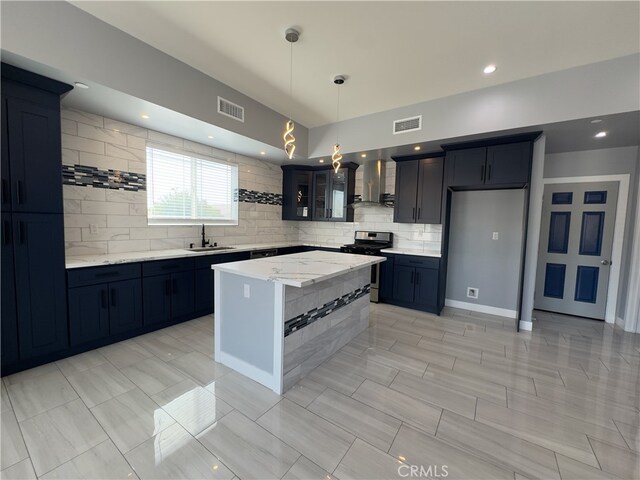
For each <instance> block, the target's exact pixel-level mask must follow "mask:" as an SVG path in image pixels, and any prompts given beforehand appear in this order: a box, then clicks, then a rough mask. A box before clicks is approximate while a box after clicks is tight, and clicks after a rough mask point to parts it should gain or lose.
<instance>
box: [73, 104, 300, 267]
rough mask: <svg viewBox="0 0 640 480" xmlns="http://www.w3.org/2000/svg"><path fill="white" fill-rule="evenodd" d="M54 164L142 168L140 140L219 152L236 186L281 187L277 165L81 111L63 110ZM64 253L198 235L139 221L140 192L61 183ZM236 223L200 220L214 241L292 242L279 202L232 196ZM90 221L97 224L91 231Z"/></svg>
mask: <svg viewBox="0 0 640 480" xmlns="http://www.w3.org/2000/svg"><path fill="white" fill-rule="evenodd" d="M61 116H62V163H63V164H64V165H83V166H89V167H96V168H99V169H101V170H107V169H111V170H118V171H122V172H133V173H141V174H145V173H146V154H145V148H146V144H147V142H148V141H152V142H153V143H154V144H167V145H168V146H170V147H172V148H178V149H184V150H186V151H191V152H195V153H200V154H204V155H208V156H214V157H217V158H222V159H225V160H228V161H231V162H232V163H236V164H237V165H238V167H239V168H238V170H239V174H238V176H239V178H238V186H239V188H240V189H246V190H252V191H257V192H262V193H270V194H278V195H280V194H281V193H282V170H281V169H280V167H279V166H278V165H274V164H273V163H269V162H265V161H262V160H258V159H255V158H251V157H245V156H243V155H238V154H235V153H232V152H226V151H223V150H216V149H214V148H212V147H209V146H206V145H201V144H198V143H195V142H191V141H189V140H184V139H182V138H178V137H172V136H170V135H166V134H163V133H159V132H155V131H153V130H147V129H146V128H144V127H140V126H136V125H130V124H126V123H122V122H117V121H115V120H111V119H109V118H105V117H102V116H100V115H95V114H92V113H87V112H79V111H77V110H67V109H63V110H62V113H61ZM62 191H63V198H64V213H65V245H66V254H67V256H72V255H90V254H105V253H122V252H134V251H145V250H163V249H171V248H184V247H188V246H189V244H190V243H192V242H193V243H197V242H199V240H200V227H199V226H149V225H147V192H146V191H138V192H128V191H122V190H114V189H105V188H94V187H85V186H73V185H64V186H63V189H62ZM238 216H239V219H238V225H234V226H208V227H206V234H207V237H208V238H211V241H212V242H218V244H220V245H237V244H247V243H268V242H285V241H296V240H297V238H298V230H297V228H296V226H295V224H293V223H292V222H284V221H282V207H281V206H280V205H264V204H260V203H247V202H240V203H239V205H238ZM91 225H95V226H96V227H97V230H96V231H94V232H92V231H91Z"/></svg>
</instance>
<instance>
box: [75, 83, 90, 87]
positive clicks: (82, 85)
mask: <svg viewBox="0 0 640 480" xmlns="http://www.w3.org/2000/svg"><path fill="white" fill-rule="evenodd" d="M74 85H75V86H76V87H78V88H89V85H87V84H86V83H82V82H76V83H74Z"/></svg>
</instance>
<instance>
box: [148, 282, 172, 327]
mask: <svg viewBox="0 0 640 480" xmlns="http://www.w3.org/2000/svg"><path fill="white" fill-rule="evenodd" d="M171 291H172V285H171V275H170V274H168V275H158V276H155V277H145V278H143V280H142V298H143V303H144V324H145V326H146V325H155V324H158V323H167V322H169V320H171Z"/></svg>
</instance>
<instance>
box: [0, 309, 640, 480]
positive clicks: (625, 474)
mask: <svg viewBox="0 0 640 480" xmlns="http://www.w3.org/2000/svg"><path fill="white" fill-rule="evenodd" d="M370 324H371V326H370V328H369V329H368V330H367V331H366V332H364V333H362V334H361V335H360V336H358V337H357V338H356V339H354V340H353V341H352V342H350V343H349V344H348V345H346V346H345V347H344V348H343V349H342V350H341V351H339V352H338V353H337V354H335V355H334V356H333V357H332V358H330V359H329V360H328V361H327V362H325V363H324V364H323V365H321V366H319V367H318V368H317V369H316V370H315V371H314V372H312V373H311V374H310V375H309V376H308V377H307V378H305V379H303V380H302V381H300V383H299V384H298V385H296V386H295V387H294V388H293V389H291V390H290V391H288V392H287V393H286V394H285V395H284V396H279V395H276V394H274V393H273V392H271V391H269V390H267V389H266V388H264V387H262V386H261V385H259V384H257V383H255V382H253V381H251V380H249V379H247V378H245V377H243V376H241V375H239V374H237V373H235V372H233V371H230V370H229V369H228V368H226V367H224V366H222V365H220V364H216V363H215V362H213V361H212V355H213V336H212V335H213V319H212V318H211V317H203V318H199V319H197V320H193V321H191V322H187V323H183V324H180V325H176V326H173V327H170V328H166V329H164V330H161V331H157V332H154V333H150V334H147V335H144V336H141V337H138V338H135V339H131V340H127V341H124V342H121V343H118V344H115V345H110V346H108V347H105V348H101V349H98V350H95V351H91V352H87V353H84V354H81V355H78V356H76V357H72V358H68V359H65V360H62V361H59V362H56V363H52V364H48V365H44V366H42V367H38V368H35V369H32V370H29V371H25V372H21V373H18V374H15V375H11V376H8V377H5V378H3V379H2V385H1V388H2V402H1V406H2V412H1V418H2V439H1V441H2V445H1V453H2V458H1V470H2V472H1V477H2V478H36V476H37V477H41V478H58V479H75V478H99V479H102V478H125V479H131V478H142V479H160V478H198V479H200V478H224V479H232V478H234V477H238V478H242V479H271V478H273V479H277V478H284V479H311V478H317V479H320V478H323V479H330V478H341V479H343V480H344V479H349V478H354V479H395V478H406V477H408V476H410V473H411V471H410V469H409V468H410V467H408V466H409V465H415V466H418V467H420V466H422V468H423V469H422V470H418V471H417V473H419V474H421V475H422V477H423V478H424V477H425V476H428V475H429V474H431V477H430V478H435V477H437V476H438V475H440V476H442V475H443V474H444V470H443V469H444V467H445V466H446V473H447V477H448V478H456V479H459V478H464V479H503V478H504V479H512V480H517V479H523V478H530V479H534V478H555V479H558V478H562V479H564V480H568V479H575V480H582V479H596V478H624V479H637V478H640V413H639V407H640V373H639V372H640V335H633V334H628V333H624V332H623V331H621V330H619V329H617V328H613V327H611V326H608V325H606V324H604V323H602V322H595V321H590V320H583V319H576V318H571V317H564V316H561V315H550V314H546V313H543V312H539V313H538V322H537V324H536V326H537V328H536V330H534V332H523V333H521V334H516V333H515V332H514V330H513V321H512V320H505V319H501V318H498V317H492V316H488V315H478V314H472V313H470V312H465V311H460V310H452V309H447V310H446V311H445V312H444V314H443V316H441V317H436V316H433V315H429V314H424V313H421V312H417V311H412V310H406V309H401V308H396V307H391V306H388V305H372V306H371V321H370ZM414 478H415V477H414ZM441 478H442V477H441Z"/></svg>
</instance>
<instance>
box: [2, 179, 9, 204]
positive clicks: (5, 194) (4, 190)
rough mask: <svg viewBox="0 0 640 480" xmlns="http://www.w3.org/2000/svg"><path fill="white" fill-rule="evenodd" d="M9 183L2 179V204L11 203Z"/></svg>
mask: <svg viewBox="0 0 640 480" xmlns="http://www.w3.org/2000/svg"><path fill="white" fill-rule="evenodd" d="M10 198H11V197H9V182H8V181H7V179H6V178H3V179H2V203H9V199H10Z"/></svg>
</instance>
